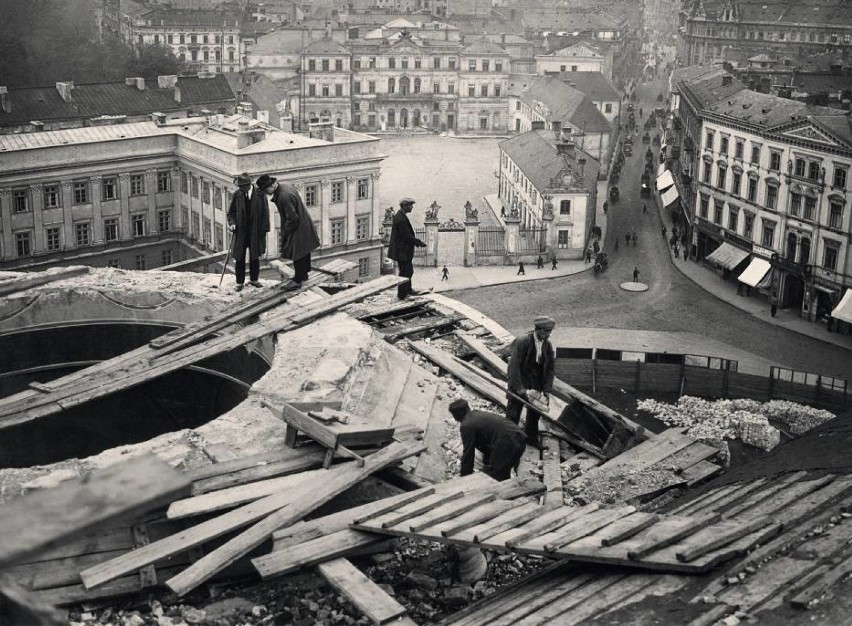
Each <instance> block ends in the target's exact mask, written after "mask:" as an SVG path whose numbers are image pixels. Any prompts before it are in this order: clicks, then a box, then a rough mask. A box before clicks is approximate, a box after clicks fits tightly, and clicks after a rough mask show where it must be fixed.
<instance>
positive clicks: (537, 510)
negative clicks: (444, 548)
mask: <svg viewBox="0 0 852 626" xmlns="http://www.w3.org/2000/svg"><path fill="white" fill-rule="evenodd" d="M557 506H561V503H560V504H559V505H555V504H548V503H545V504H544V505H543V506H542V505H539V504H538V503H537V502H526V503H524V505H523V506H520V507H518V508H517V509H512V510H510V511H507V512H505V513H502V514H501V515H498V516H497V517H495V518H494V519H492V520H489V521H488V523H485V524H478V525H477V526H474V527H473V528H470V529H468V531H466V532H462V533H460V534H459V535H457V537H456V538H457V539H459V540H460V541H473V542H475V543H482V542H483V541H486V540H487V539H490V538H491V537H494V536H496V535H499V534H500V533H502V532H505V531H507V530H510V529H512V528H517V527H519V526H522V525H523V524H526V523H527V522H530V521H532V520H534V519H536V518H538V517H539V516H540V515H542V514H544V513H547V512H548V511H552V510H553V509H554V508H556V507H557Z"/></svg>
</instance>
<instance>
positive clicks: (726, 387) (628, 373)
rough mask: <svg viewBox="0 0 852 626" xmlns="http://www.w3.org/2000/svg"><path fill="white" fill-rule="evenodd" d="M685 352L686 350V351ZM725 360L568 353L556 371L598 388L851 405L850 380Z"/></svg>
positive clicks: (583, 386) (571, 381) (573, 382)
mask: <svg viewBox="0 0 852 626" xmlns="http://www.w3.org/2000/svg"><path fill="white" fill-rule="evenodd" d="M683 356H684V357H685V356H687V355H683ZM722 361H723V367H721V368H714V367H704V366H698V365H689V364H687V359H686V358H684V359H683V362H682V363H679V364H673V363H649V362H643V361H641V360H635V361H620V360H609V359H595V358H592V359H589V358H585V359H584V358H564V357H557V359H556V376H558V377H559V378H561V379H562V380H564V381H565V382H567V383H569V384H571V385H573V386H575V387H578V388H580V389H584V390H591V391H593V392H595V391H600V390H605V389H623V390H625V391H629V392H631V393H633V394H634V395H636V396H640V397H641V396H651V395H658V394H672V395H676V396H682V395H689V396H700V397H705V398H751V399H753V400H759V401H761V402H766V401H767V400H773V399H775V400H790V401H791V402H798V403H801V404H806V405H808V406H812V407H816V408H820V409H826V410H828V411H831V412H832V413H838V412H840V411H843V410H845V409H848V408H852V401H850V398H849V395H848V392H847V389H846V381H842V380H839V379H834V378H829V377H820V376H815V375H811V376H814V377H815V378H813V379H812V378H811V377H809V376H805V377H804V379H798V380H797V379H795V377H787V376H785V375H784V372H787V371H790V370H783V369H782V368H772V370H771V371H770V375H769V376H758V375H755V374H744V373H741V372H738V371H737V370H736V366H735V365H732V364H735V363H736V361H725V360H724V359H722Z"/></svg>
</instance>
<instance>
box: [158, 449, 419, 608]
mask: <svg viewBox="0 0 852 626" xmlns="http://www.w3.org/2000/svg"><path fill="white" fill-rule="evenodd" d="M423 450H424V446H423V444H421V443H420V442H411V443H394V444H391V445H390V446H388V447H387V448H385V449H383V450H380V451H379V452H377V453H376V454H373V455H371V456H370V457H369V458H368V459H367V462H366V464H365V465H364V467H358V466H357V465H356V464H355V463H345V464H343V465H340V466H338V468H336V469H335V470H329V471H328V472H327V474H328V478H327V479H326V480H324V481H322V482H321V483H313V484H310V485H307V486H306V487H305V488H302V489H300V490H298V492H297V493H295V494H293V496H294V498H293V501H292V503H291V504H289V505H288V506H285V507H284V508H282V509H279V510H277V511H275V512H274V513H272V514H271V515H269V516H268V517H267V518H265V519H263V520H261V521H259V522H257V523H256V524H255V525H254V526H251V527H250V528H249V529H248V530H245V531H243V532H242V533H241V534H239V535H237V536H236V537H235V538H233V539H231V540H230V541H228V542H227V543H225V544H224V545H223V546H221V547H219V548H217V549H216V550H214V551H212V552H210V553H209V554H207V555H206V556H204V557H203V558H202V559H200V560H199V561H197V562H196V563H193V564H192V565H191V566H190V567H188V568H187V569H185V570H184V571H183V572H181V573H180V574H178V575H177V576H174V577H172V578H170V579H169V580H167V581H166V585H167V586H168V587H169V588H170V589H171V590H172V591H174V592H175V593H176V594H178V595H179V596H183V595H185V594H187V593H188V592H189V591H191V590H193V589H195V588H196V587H197V586H198V585H200V584H201V583H203V582H204V581H205V580H207V579H208V578H210V577H211V576H213V575H214V574H215V573H216V572H219V571H221V570H222V569H224V568H226V567H227V566H228V565H230V564H231V563H233V562H234V561H236V560H237V559H239V558H240V557H242V556H245V555H246V554H248V553H249V552H250V551H251V550H253V549H254V548H256V547H257V546H259V545H260V544H261V543H263V542H264V541H265V540H266V539H268V538H269V537H270V536H271V535H272V533H273V532H275V531H276V530H278V529H279V528H281V527H282V526H287V525H289V524H292V523H294V522H296V521H298V520H300V519H302V518H303V517H304V516H305V515H307V514H308V513H310V512H311V511H313V510H315V509H316V508H318V507H320V506H322V505H323V504H325V503H326V502H328V501H329V500H331V499H332V498H333V497H335V496H337V495H339V494H341V493H343V492H344V491H346V490H347V489H349V488H350V487H351V486H352V485H355V484H357V483H359V482H361V481H362V480H364V479H365V478H367V477H368V476H369V475H370V474H372V473H373V472H376V471H378V470H380V469H382V468H383V467H387V466H388V465H391V464H393V463H396V462H398V461H401V460H403V459H406V458H408V457H409V456H413V455H415V454H419V453H420V452H422V451H423Z"/></svg>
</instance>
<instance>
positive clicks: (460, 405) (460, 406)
mask: <svg viewBox="0 0 852 626" xmlns="http://www.w3.org/2000/svg"><path fill="white" fill-rule="evenodd" d="M468 410H470V405H469V404H468V403H467V400H465V399H464V398H459V399H458V400H453V401H452V402H450V413H452V414H453V415H455V414H456V413H466V412H467V411H468Z"/></svg>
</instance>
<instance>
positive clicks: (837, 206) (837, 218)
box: [828, 200, 843, 230]
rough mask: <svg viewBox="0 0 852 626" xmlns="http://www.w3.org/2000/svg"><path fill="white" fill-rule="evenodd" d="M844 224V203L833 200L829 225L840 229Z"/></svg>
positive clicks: (829, 211) (829, 213) (829, 214)
mask: <svg viewBox="0 0 852 626" xmlns="http://www.w3.org/2000/svg"><path fill="white" fill-rule="evenodd" d="M842 226H843V205H842V204H841V203H840V202H838V201H837V200H832V201H831V204H830V205H829V208H828V227H829V228H834V229H837V230H840V228H841V227H842Z"/></svg>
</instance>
